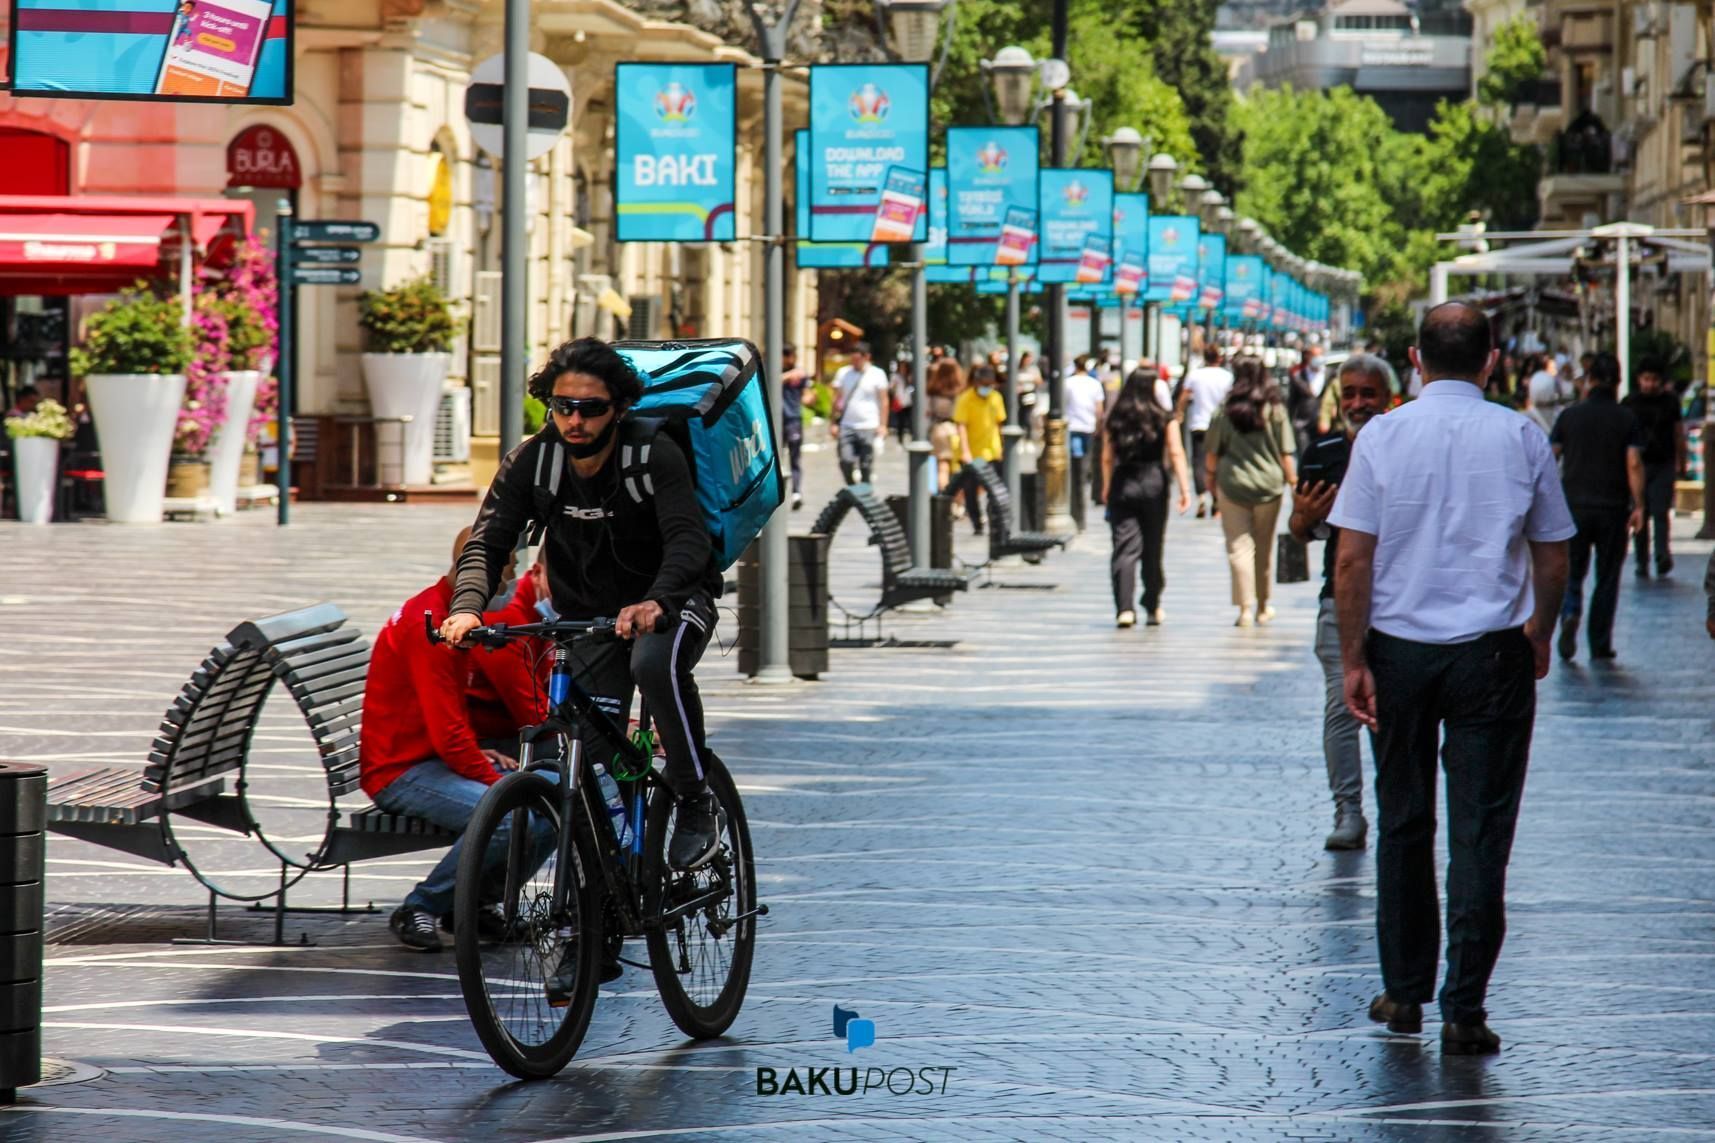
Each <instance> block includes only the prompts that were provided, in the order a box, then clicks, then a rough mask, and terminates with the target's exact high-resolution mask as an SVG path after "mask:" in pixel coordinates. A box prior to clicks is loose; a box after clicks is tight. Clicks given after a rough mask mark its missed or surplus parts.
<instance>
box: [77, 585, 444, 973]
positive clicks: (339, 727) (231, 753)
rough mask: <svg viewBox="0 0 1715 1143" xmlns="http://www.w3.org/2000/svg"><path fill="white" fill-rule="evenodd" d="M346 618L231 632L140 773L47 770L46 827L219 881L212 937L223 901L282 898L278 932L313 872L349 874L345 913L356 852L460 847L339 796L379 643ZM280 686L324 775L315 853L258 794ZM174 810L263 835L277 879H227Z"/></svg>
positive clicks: (165, 725)
mask: <svg viewBox="0 0 1715 1143" xmlns="http://www.w3.org/2000/svg"><path fill="white" fill-rule="evenodd" d="M345 622H346V617H345V614H344V613H343V612H342V611H340V609H339V608H337V607H335V606H334V605H332V604H327V603H324V604H317V605H315V606H313V607H306V608H302V609H300V610H297V611H290V612H285V613H282V614H279V615H271V616H267V617H266V618H263V619H256V620H251V621H249V622H246V623H241V624H239V625H238V626H237V627H235V628H233V629H232V631H231V632H229V633H228V634H227V636H226V638H225V639H224V640H223V641H222V642H221V643H220V644H218V645H217V646H215V647H214V649H213V650H211V651H210V652H209V653H208V655H207V656H206V657H205V658H204V659H203V661H202V663H201V664H200V665H199V666H198V667H197V669H196V670H195V671H194V672H193V673H192V674H191V677H190V680H189V681H188V682H186V683H185V685H184V688H183V689H182V690H181V691H180V692H179V695H178V697H177V698H175V699H174V700H173V704H172V706H171V707H169V708H168V710H167V713H166V716H165V717H164V718H163V719H162V720H161V729H160V733H159V735H158V736H157V737H156V738H155V740H154V743H153V744H152V746H151V749H150V751H149V755H148V759H147V761H146V763H145V764H144V767H143V769H142V770H141V771H139V770H138V769H137V768H136V767H135V766H112V767H104V768H99V769H87V770H74V771H68V772H65V773H61V774H56V775H53V776H52V777H51V778H50V781H49V784H48V829H49V830H51V831H53V832H55V833H59V834H64V835H66V836H68V837H76V838H80V839H82V840H84V841H88V842H92V843H94V844H96V845H101V846H105V847H107V848H110V849H117V850H121V851H123V852H125V853H130V854H134V855H136V856H139V857H144V858H147V859H149V860H152V861H158V862H160V863H162V864H164V865H182V866H184V867H185V868H186V869H187V870H188V871H189V872H190V873H191V875H192V876H193V877H195V878H196V879H197V880H198V881H199V882H201V883H202V885H203V886H204V887H205V888H207V889H208V891H209V906H208V939H209V940H213V939H215V904H216V901H217V899H219V898H223V897H224V898H227V899H229V900H234V901H247V902H252V903H261V902H264V901H272V902H273V905H272V908H273V911H274V913H275V940H276V941H277V942H279V941H282V940H283V937H284V914H285V913H286V912H287V911H288V906H287V903H286V894H287V891H288V890H289V889H291V888H292V887H293V886H294V885H296V884H297V883H298V882H299V881H301V880H302V879H303V878H304V876H306V875H307V874H309V873H312V872H327V871H331V870H335V869H339V870H341V871H342V873H343V890H342V900H341V906H340V908H341V910H342V911H347V910H350V909H351V895H350V890H351V863H352V862H354V861H362V860H365V859H368V858H374V857H386V856H392V855H394V854H400V853H410V852H414V851H417V850H423V849H438V848H442V847H445V846H448V845H451V844H452V843H453V842H454V841H455V840H457V837H458V835H457V834H455V833H450V832H448V831H446V830H442V829H440V828H439V827H438V826H435V825H433V824H431V823H429V822H427V821H424V820H422V819H420V818H413V817H408V816H405V815H401V814H389V813H385V812H383V811H381V810H379V809H376V808H375V807H373V806H369V807H366V808H363V807H360V808H355V809H348V808H347V807H344V806H342V805H341V804H340V799H341V798H344V797H349V796H351V795H353V794H355V793H358V792H359V785H358V746H359V742H360V740H361V735H362V719H363V685H364V679H365V676H366V675H367V673H368V669H369V644H368V643H367V642H366V641H365V640H364V639H363V637H362V636H361V635H360V634H359V633H358V632H357V631H356V630H354V629H351V628H347V627H346V626H345ZM276 685H279V686H282V687H284V688H285V690H286V691H287V692H288V693H289V694H290V695H291V697H292V699H293V700H294V701H295V702H296V703H297V706H298V709H299V711H301V712H302V714H303V716H304V720H305V722H306V723H307V724H308V726H309V730H310V736H311V738H312V739H313V741H314V743H315V748H316V752H317V755H318V756H319V757H320V759H321V763H322V771H323V775H324V778H325V789H326V796H327V814H326V829H325V831H324V833H323V836H322V839H321V841H320V843H319V844H318V845H317V846H316V848H315V849H314V850H312V851H309V852H301V851H300V852H296V853H294V852H290V851H288V849H287V848H285V845H284V843H282V842H278V841H276V840H274V839H271V838H270V837H269V836H268V834H267V832H266V830H265V829H264V828H263V826H262V825H261V823H260V822H258V820H257V818H256V815H255V814H254V813H253V812H252V811H251V806H250V802H249V798H248V791H249V781H248V778H247V769H248V766H249V761H250V746H251V741H252V739H253V737H254V735H255V732H256V727H257V724H258V722H259V720H260V718H261V715H262V708H263V705H264V704H265V703H266V702H267V699H268V696H269V694H270V693H271V692H272V691H273V688H274V687H275V686H276ZM228 783H230V784H231V787H230V790H229V789H228ZM175 817H183V818H189V819H191V820H193V821H197V822H200V823H202V824H205V825H211V826H215V827H218V828H221V829H227V830H231V831H234V832H236V833H241V834H244V835H246V836H249V837H254V838H255V839H256V840H257V841H258V842H259V843H260V844H261V845H262V846H264V847H265V848H266V849H267V850H268V852H269V853H270V854H272V855H273V857H274V858H275V859H276V860H278V861H279V863H280V881H279V885H278V886H277V887H275V888H272V889H270V890H268V891H266V892H263V893H244V892H239V891H237V890H235V889H233V888H231V887H229V886H226V885H223V884H221V883H220V882H219V881H217V880H216V879H215V877H214V875H213V874H211V873H210V872H209V871H207V870H204V869H202V868H200V867H198V865H197V864H196V863H195V861H194V860H193V859H192V858H191V857H190V856H189V855H188V854H187V853H186V852H185V850H184V849H183V847H182V846H180V845H179V843H178V839H177V837H176V836H175V834H174V830H173V819H174V818H175ZM292 911H299V910H292Z"/></svg>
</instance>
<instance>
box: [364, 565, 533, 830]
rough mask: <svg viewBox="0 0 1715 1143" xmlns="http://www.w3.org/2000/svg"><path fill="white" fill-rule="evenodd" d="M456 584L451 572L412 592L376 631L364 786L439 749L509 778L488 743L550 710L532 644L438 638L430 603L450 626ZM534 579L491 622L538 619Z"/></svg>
mask: <svg viewBox="0 0 1715 1143" xmlns="http://www.w3.org/2000/svg"><path fill="white" fill-rule="evenodd" d="M452 597H453V592H452V588H451V586H450V585H448V583H447V581H446V580H445V579H442V580H440V581H438V582H437V583H435V585H434V586H433V587H430V588H428V589H426V590H424V591H421V592H419V593H417V594H416V595H414V596H412V597H411V598H410V599H409V600H407V601H406V602H405V604H404V606H402V607H400V608H399V610H398V611H395V612H394V613H393V616H392V618H390V619H389V620H388V621H387V623H386V624H385V625H384V626H383V627H382V628H381V631H380V633H379V634H377V635H376V637H375V647H374V649H373V651H372V652H371V653H370V657H369V676H368V679H367V681H366V682H365V684H364V690H363V736H362V739H361V741H360V743H359V747H358V759H359V761H358V766H359V772H360V777H361V781H362V785H363V792H364V793H366V794H368V795H369V796H370V797H371V798H373V797H374V796H375V795H376V794H378V793H380V792H381V791H382V790H384V789H386V788H387V786H388V785H389V784H390V783H391V782H392V781H393V779H395V778H397V777H398V776H399V775H400V774H402V773H404V772H405V771H406V770H408V769H410V768H411V767H412V766H415V765H416V764H417V763H419V762H424V761H427V760H429V759H431V758H439V759H440V760H441V761H442V762H445V763H446V765H447V768H448V769H449V770H452V771H453V772H454V773H455V774H460V775H463V776H464V777H466V778H471V779H474V780H475V781H478V782H482V783H485V784H489V785H492V784H493V783H494V782H497V781H499V780H500V776H501V775H500V771H498V770H496V769H495V768H494V764H493V763H491V762H490V761H489V760H488V758H487V757H486V756H485V755H484V754H483V753H482V748H481V747H480V746H479V745H478V741H479V740H480V739H485V738H511V737H513V736H515V735H516V734H517V733H518V728H519V727H521V726H528V725H530V724H532V723H536V722H540V721H542V719H543V718H545V717H546V716H547V696H546V693H545V688H543V687H541V686H539V685H537V680H536V678H535V677H533V675H532V671H531V661H532V657H531V650H532V649H531V648H529V647H528V646H527V645H525V644H515V645H513V646H510V647H507V648H505V649H504V650H500V651H487V650H481V649H473V650H468V651H463V650H455V649H454V648H452V647H448V646H447V645H446V644H444V643H430V642H429V638H428V635H427V634H425V633H424V631H423V612H425V611H427V612H429V613H430V621H431V622H432V623H433V624H434V625H435V626H437V627H438V626H440V624H441V621H442V620H444V619H445V618H446V617H447V607H448V605H449V604H450V603H451V602H452ZM533 603H534V596H533V593H531V591H530V587H529V580H528V579H525V580H523V581H522V582H520V584H519V592H518V596H516V597H514V599H513V602H512V604H510V605H509V606H508V607H507V608H506V609H505V611H504V612H494V613H491V614H489V615H485V616H483V621H484V622H485V623H486V622H491V621H493V622H509V623H520V622H528V621H529V620H531V619H534V618H535V617H536V616H535V613H534V611H533V610H531V608H532V606H533Z"/></svg>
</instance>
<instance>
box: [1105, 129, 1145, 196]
mask: <svg viewBox="0 0 1715 1143" xmlns="http://www.w3.org/2000/svg"><path fill="white" fill-rule="evenodd" d="M1102 150H1104V151H1106V152H1107V156H1108V166H1110V167H1112V168H1113V172H1114V187H1115V189H1116V190H1121V191H1129V190H1131V189H1132V188H1133V187H1135V186H1136V185H1137V179H1138V174H1139V173H1140V172H1141V171H1142V170H1143V136H1142V135H1140V134H1138V131H1137V128H1135V127H1120V128H1118V129H1116V130H1115V131H1114V133H1113V134H1112V135H1105V136H1103V137H1102Z"/></svg>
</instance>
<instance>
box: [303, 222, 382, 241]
mask: <svg viewBox="0 0 1715 1143" xmlns="http://www.w3.org/2000/svg"><path fill="white" fill-rule="evenodd" d="M380 237H381V227H379V226H377V225H376V224H375V223H373V222H361V221H357V220H334V219H323V220H321V221H319V222H294V223H293V224H292V241H293V242H374V241H375V240H376V239H377V238H380Z"/></svg>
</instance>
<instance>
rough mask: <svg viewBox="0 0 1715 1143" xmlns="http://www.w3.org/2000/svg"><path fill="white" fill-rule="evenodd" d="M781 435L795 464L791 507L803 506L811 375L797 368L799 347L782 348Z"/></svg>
mask: <svg viewBox="0 0 1715 1143" xmlns="http://www.w3.org/2000/svg"><path fill="white" fill-rule="evenodd" d="M780 367H781V373H780V435H781V436H782V437H784V438H785V441H786V455H787V457H788V458H789V459H790V461H791V464H792V509H793V511H797V510H798V509H799V508H802V507H803V506H804V386H805V384H806V383H808V381H809V379H810V375H809V374H808V373H806V372H805V371H804V370H802V369H800V368H798V348H797V347H796V346H794V345H792V344H791V343H790V342H788V343H787V344H786V345H785V346H783V347H782V348H781V350H780Z"/></svg>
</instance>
